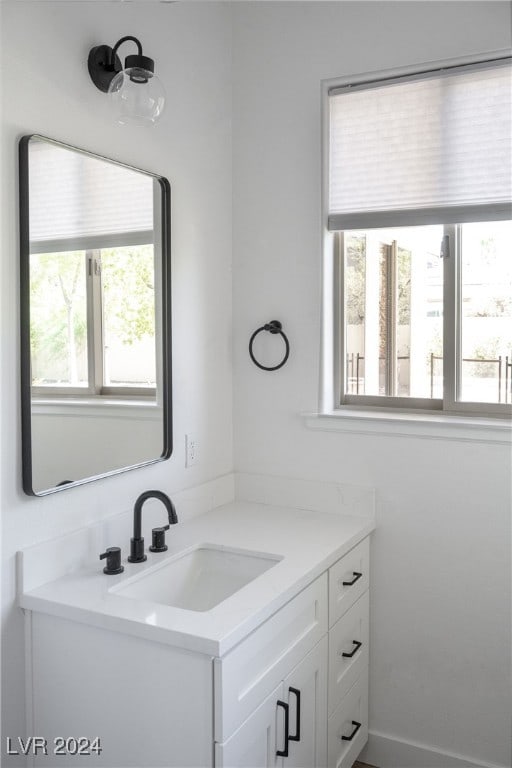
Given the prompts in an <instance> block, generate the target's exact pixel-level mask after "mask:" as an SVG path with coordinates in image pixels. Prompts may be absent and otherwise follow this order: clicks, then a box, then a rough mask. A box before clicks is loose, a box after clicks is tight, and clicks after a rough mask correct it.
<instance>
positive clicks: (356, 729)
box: [341, 720, 361, 741]
mask: <svg viewBox="0 0 512 768" xmlns="http://www.w3.org/2000/svg"><path fill="white" fill-rule="evenodd" d="M352 725H355V728H354V730H353V731H352V733H351V734H350V736H342V737H341V740H342V741H352V739H353V738H354V736H355V735H356V733H357V732H358V730H359V729H360V727H361V723H358V722H357V721H356V720H352Z"/></svg>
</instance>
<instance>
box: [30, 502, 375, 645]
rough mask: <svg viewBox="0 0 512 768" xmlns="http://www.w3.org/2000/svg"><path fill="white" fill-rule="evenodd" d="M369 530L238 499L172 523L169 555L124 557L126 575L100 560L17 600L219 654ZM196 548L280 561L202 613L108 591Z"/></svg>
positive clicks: (354, 522)
mask: <svg viewBox="0 0 512 768" xmlns="http://www.w3.org/2000/svg"><path fill="white" fill-rule="evenodd" d="M374 528H375V524H374V521H373V519H371V518H366V517H350V516H346V515H340V514H327V513H321V512H310V511H304V510H298V509H288V508H284V507H277V506H270V505H263V504H254V503H249V502H241V501H237V502H233V503H231V504H228V505H226V506H223V507H218V508H217V509H214V510H212V511H210V512H207V513H205V514H202V515H198V516H197V517H194V518H192V519H190V520H187V521H186V522H184V523H178V524H177V525H174V526H171V529H170V530H169V531H168V532H167V544H168V547H169V549H168V551H167V552H165V553H164V554H156V553H151V552H149V551H147V556H148V559H147V561H146V562H145V563H141V564H140V563H137V564H135V563H128V562H127V561H126V557H124V558H123V565H124V567H125V570H124V573H123V574H120V575H119V576H106V575H105V574H104V573H103V565H104V561H102V562H100V561H99V560H98V565H97V568H84V569H82V570H79V571H74V572H72V573H70V574H67V575H66V576H62V577H61V578H58V579H56V580H54V581H50V582H48V583H46V584H43V585H42V586H39V587H37V588H36V589H32V590H31V591H26V592H24V593H22V594H21V595H20V598H19V603H20V605H21V607H22V608H25V609H28V610H31V611H39V612H43V613H48V614H51V615H54V616H59V617H62V618H65V619H70V620H73V621H78V622H82V623H85V624H90V625H93V626H96V627H102V628H104V629H109V630H113V631H117V632H123V633H127V634H132V635H136V636H138V637H144V638H147V639H149V640H153V641H156V642H162V643H167V644H169V645H174V646H179V647H181V648H186V649H188V650H191V651H196V652H199V653H205V654H208V655H211V656H222V655H224V654H225V653H226V652H227V651H229V650H230V649H231V648H233V646H235V645H236V644H237V643H239V642H240V641H241V640H243V638H244V637H246V636H247V635H248V634H249V633H250V632H252V631H253V630H254V629H255V628H256V627H257V626H259V625H260V624H261V623H262V622H263V621H265V620H266V619H267V618H269V617H270V616H271V615H272V614H273V613H275V612H276V611H277V610H279V608H281V607H282V606H283V605H284V604H285V603H286V602H288V601H289V600H290V599H291V598H292V597H294V596H295V595H296V594H297V593H298V592H299V591H300V590H301V589H304V587H306V586H307V585H308V584H310V583H311V582H312V581H313V580H314V579H315V578H317V577H318V576H319V575H320V574H321V573H323V572H324V571H325V570H327V568H329V567H330V566H331V565H332V564H333V563H335V562H336V560H338V559H339V558H340V557H342V556H343V555H344V554H346V553H347V552H348V551H349V550H350V549H352V548H353V547H354V546H355V545H356V544H358V543H359V542H360V541H361V540H362V539H363V538H365V537H366V536H367V535H368V534H369V533H370V532H371V531H372V530H373V529H374ZM129 535H130V533H129V532H127V538H129ZM114 543H117V542H113V544H114ZM146 544H147V542H146ZM202 544H214V545H217V546H221V547H232V548H234V549H246V550H253V551H257V552H262V553H269V554H271V555H278V556H280V557H282V560H281V561H280V562H278V563H277V564H276V565H275V566H273V567H272V568H270V569H269V570H267V571H266V572H265V573H263V574H261V575H260V576H258V577H257V578H256V579H255V580H254V581H252V582H250V583H249V584H247V585H246V586H244V587H242V588H241V589H240V590H239V591H238V592H236V593H235V594H233V595H231V597H228V598H227V599H226V600H224V601H223V602H221V603H219V604H218V605H216V606H215V607H214V608H212V609H211V610H208V611H190V610H184V609H182V608H174V607H171V606H166V605H162V604H159V603H153V602H146V601H143V600H135V599H131V598H129V597H125V596H122V595H118V594H115V593H114V592H111V591H110V590H111V589H112V587H117V586H119V585H120V584H123V583H124V582H127V581H128V580H129V579H130V580H131V579H133V577H134V576H136V575H139V574H143V573H147V572H148V571H152V570H156V569H158V568H160V567H162V564H164V563H165V562H166V561H168V560H169V559H171V558H173V557H176V555H178V554H179V553H180V552H183V551H184V550H187V549H190V548H191V547H194V546H197V545H202ZM146 549H147V547H146ZM98 554H99V553H98ZM123 554H126V553H125V552H123Z"/></svg>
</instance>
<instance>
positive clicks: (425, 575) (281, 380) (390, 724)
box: [233, 2, 511, 766]
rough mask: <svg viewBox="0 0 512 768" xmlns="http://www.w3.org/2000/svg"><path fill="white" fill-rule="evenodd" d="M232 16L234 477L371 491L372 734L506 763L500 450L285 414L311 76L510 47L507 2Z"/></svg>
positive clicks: (311, 148) (255, 9)
mask: <svg viewBox="0 0 512 768" xmlns="http://www.w3.org/2000/svg"><path fill="white" fill-rule="evenodd" d="M234 18H235V23H234V27H233V41H234V55H233V72H234V99H233V103H234V112H233V141H234V149H233V157H234V185H233V200H234V210H233V220H234V237H233V252H234V305H233V312H234V317H235V318H236V325H235V379H234V385H235V386H234V393H235V411H234V421H235V468H236V470H238V471H241V472H257V473H263V474H271V475H289V476H292V477H300V478H311V479H320V480H321V479H323V480H336V481H338V482H353V483H356V484H359V483H360V484H363V485H370V486H375V488H376V495H377V531H376V534H375V536H374V546H373V575H372V584H373V586H372V590H373V593H372V594H373V603H372V646H371V647H372V651H371V679H370V689H371V690H370V707H371V713H370V728H371V729H372V731H374V732H380V733H382V734H385V735H387V736H389V737H391V738H392V739H396V740H397V741H409V742H418V743H420V744H424V745H426V746H427V747H429V748H430V749H432V750H434V749H437V750H440V751H441V752H444V753H448V752H452V753H455V754H460V755H466V756H467V757H469V758H472V759H473V760H474V761H475V762H480V761H481V762H482V763H484V762H487V763H495V764H497V765H501V766H509V765H510V759H511V755H510V712H511V708H510V695H511V694H510V690H511V689H510V527H509V526H510V507H511V498H510V481H511V471H510V459H511V457H510V451H509V449H507V448H506V447H504V446H501V445H490V444H489V445H487V444H483V443H478V442H476V443H473V442H460V441H459V442H457V441H443V440H430V439H419V438H406V437H404V438H402V437H391V436H390V437H387V436H374V435H361V434H342V433H327V432H325V433H324V432H317V431H311V430H308V429H307V428H306V427H305V425H304V423H303V421H302V420H301V418H300V417H299V414H300V412H302V411H314V410H315V409H316V408H317V403H318V376H319V338H320V274H321V269H320V258H321V219H320V167H321V151H320V80H321V79H323V78H332V77H340V76H346V75H350V74H351V73H361V72H370V71H375V70H382V69H387V68H392V67H398V66H402V65H410V64H415V63H423V62H429V61H435V60H436V59H437V60H440V59H446V58H452V57H458V56H465V55H469V54H475V53H480V52H482V51H492V50H496V49H501V48H505V47H507V46H510V43H511V17H510V4H509V3H502V2H499V3H493V2H481V3H479V2H468V3H465V2H451V3H444V2H426V3H420V2H409V3H408V2H397V3H390V2H377V3H370V2H355V3H348V2H347V3H321V2H314V3H307V2H304V3H301V2H299V3H293V2H285V3H258V2H255V3H239V4H237V6H236V9H235V14H234ZM271 319H279V320H281V321H282V322H283V325H284V329H285V330H286V331H287V332H288V334H289V338H290V342H291V354H290V359H289V361H288V363H287V365H286V366H285V367H284V368H283V369H281V370H280V371H278V372H276V373H265V372H263V371H260V370H258V369H257V368H255V367H254V366H253V365H252V364H251V362H250V360H249V357H248V354H247V341H248V339H249V336H250V334H251V332H252V331H253V330H254V329H255V328H257V327H259V326H260V325H262V323H264V322H268V321H269V320H271ZM276 343H277V342H276ZM269 345H270V341H269ZM444 759H445V762H444V763H443V759H441V761H440V762H439V763H436V764H439V765H447V764H448V762H447V758H446V757H445V758H444ZM377 764H379V765H382V763H377ZM387 764H388V765H395V766H396V765H398V763H396V762H395V763H393V762H390V763H387ZM399 764H400V765H404V763H399ZM421 764H422V765H432V763H421ZM409 765H410V764H409Z"/></svg>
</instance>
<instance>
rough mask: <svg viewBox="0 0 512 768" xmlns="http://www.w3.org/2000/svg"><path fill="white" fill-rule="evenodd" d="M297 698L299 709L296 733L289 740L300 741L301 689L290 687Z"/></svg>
mask: <svg viewBox="0 0 512 768" xmlns="http://www.w3.org/2000/svg"><path fill="white" fill-rule="evenodd" d="M288 690H289V691H290V693H294V694H295V696H296V698H297V710H296V715H295V734H294V735H293V736H290V737H289V741H300V691H299V689H298V688H292V687H290V688H288Z"/></svg>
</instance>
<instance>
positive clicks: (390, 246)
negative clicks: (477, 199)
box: [343, 226, 443, 398]
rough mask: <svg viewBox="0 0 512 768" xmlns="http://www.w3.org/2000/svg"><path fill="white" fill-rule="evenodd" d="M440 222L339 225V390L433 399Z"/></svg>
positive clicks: (437, 391)
mask: <svg viewBox="0 0 512 768" xmlns="http://www.w3.org/2000/svg"><path fill="white" fill-rule="evenodd" d="M442 235H443V230H442V227H440V226H429V227H407V228H400V229H374V230H366V231H364V232H363V231H350V232H345V233H344V236H343V241H344V259H345V263H344V294H345V295H344V300H345V350H346V360H345V392H346V393H347V394H359V395H374V396H375V395H382V396H396V397H421V398H441V397H442V382H443V364H442V355H443V269H442V261H441V259H440V256H439V253H440V244H441V239H442Z"/></svg>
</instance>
